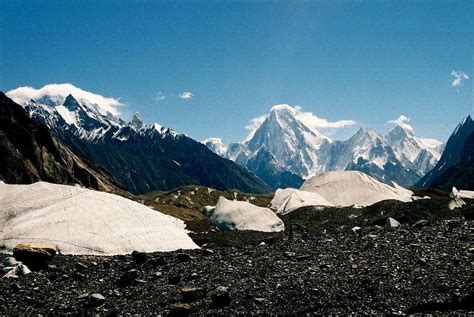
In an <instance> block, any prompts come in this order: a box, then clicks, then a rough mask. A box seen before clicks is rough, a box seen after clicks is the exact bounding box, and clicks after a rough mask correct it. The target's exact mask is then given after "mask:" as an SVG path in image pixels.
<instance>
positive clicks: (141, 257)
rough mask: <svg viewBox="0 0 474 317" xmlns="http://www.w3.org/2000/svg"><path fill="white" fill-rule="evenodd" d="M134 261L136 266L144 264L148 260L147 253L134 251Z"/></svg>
mask: <svg viewBox="0 0 474 317" xmlns="http://www.w3.org/2000/svg"><path fill="white" fill-rule="evenodd" d="M132 259H133V262H135V263H136V264H143V263H145V262H146V260H147V255H146V253H145V252H139V251H133V252H132Z"/></svg>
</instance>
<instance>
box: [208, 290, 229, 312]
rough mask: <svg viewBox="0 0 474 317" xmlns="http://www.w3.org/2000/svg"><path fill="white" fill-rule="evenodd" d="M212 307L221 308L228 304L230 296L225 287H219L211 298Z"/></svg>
mask: <svg viewBox="0 0 474 317" xmlns="http://www.w3.org/2000/svg"><path fill="white" fill-rule="evenodd" d="M211 299H212V304H213V305H214V306H218V307H222V306H227V305H229V304H230V294H229V290H228V289H227V287H224V286H219V287H217V289H216V290H215V292H214V293H213V294H212V296H211Z"/></svg>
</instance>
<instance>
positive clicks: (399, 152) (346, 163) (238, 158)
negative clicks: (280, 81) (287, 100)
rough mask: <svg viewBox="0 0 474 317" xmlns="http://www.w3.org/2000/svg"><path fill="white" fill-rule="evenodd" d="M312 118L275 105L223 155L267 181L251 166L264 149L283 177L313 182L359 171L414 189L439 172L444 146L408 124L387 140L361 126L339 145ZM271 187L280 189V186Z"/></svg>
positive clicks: (290, 108)
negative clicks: (421, 135)
mask: <svg viewBox="0 0 474 317" xmlns="http://www.w3.org/2000/svg"><path fill="white" fill-rule="evenodd" d="M306 119H307V115H306V116H302V115H301V111H299V109H298V108H294V107H291V106H288V105H277V106H273V107H272V108H271V109H270V113H269V115H268V116H266V118H265V120H264V121H263V122H262V123H261V124H260V126H259V127H258V128H257V129H256V130H255V131H254V132H252V133H251V134H250V135H249V137H247V139H246V140H245V141H243V142H239V143H232V144H230V145H229V146H228V147H227V152H226V153H225V154H223V155H224V156H225V157H227V158H229V159H231V160H233V161H235V162H237V163H238V164H240V165H242V166H245V167H247V168H248V169H249V170H250V171H252V172H254V173H256V174H257V175H258V176H260V177H262V178H263V179H264V180H265V175H263V174H262V173H261V171H262V170H265V168H262V164H261V163H260V165H259V168H258V169H257V168H255V166H254V165H255V164H250V163H251V162H253V161H254V159H253V158H254V157H256V156H257V155H261V151H263V150H264V151H266V152H268V154H267V157H269V158H271V160H270V159H269V160H268V164H271V165H272V166H278V170H279V172H280V173H281V172H282V171H288V172H291V173H293V174H295V175H297V176H300V177H302V178H309V177H311V176H314V175H317V174H319V173H321V172H325V171H340V170H358V171H362V172H364V173H367V174H369V175H371V176H373V177H376V178H377V179H379V180H382V181H385V182H390V181H395V182H397V183H399V184H401V185H403V186H411V185H413V184H414V183H415V182H416V181H417V180H418V179H420V178H421V177H422V176H423V175H424V174H425V173H426V171H428V170H430V169H431V168H433V166H434V165H435V164H436V163H437V161H438V160H439V157H440V153H441V150H442V144H441V142H439V141H437V140H433V139H422V138H419V137H417V136H415V135H414V133H413V131H412V130H411V129H410V127H409V126H408V125H403V126H402V125H396V126H395V127H394V128H393V129H392V130H390V131H389V132H388V133H387V134H386V135H384V136H382V135H380V134H379V133H377V132H376V131H375V130H373V129H362V128H361V129H359V130H358V131H357V132H356V133H355V134H354V135H353V136H352V137H351V138H349V139H347V140H344V141H333V140H331V139H330V138H329V137H327V136H325V135H324V134H322V133H321V132H319V131H318V130H317V129H316V128H314V126H312V125H311V122H308V120H306ZM224 147H225V145H221V148H224ZM209 148H210V149H211V150H212V149H213V147H209ZM216 153H217V152H216ZM259 153H260V154H259ZM221 155H222V154H221ZM267 179H268V177H267ZM267 183H269V182H268V180H267ZM278 183H279V185H280V186H282V187H292V186H293V185H290V184H284V182H283V181H281V180H279V181H278ZM269 185H270V186H272V187H273V188H276V186H275V185H276V183H275V182H274V183H272V182H270V183H269Z"/></svg>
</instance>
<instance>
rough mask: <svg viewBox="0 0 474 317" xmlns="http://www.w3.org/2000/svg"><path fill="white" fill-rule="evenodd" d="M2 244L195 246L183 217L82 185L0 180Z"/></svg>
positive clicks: (104, 251) (83, 249) (112, 249)
mask: <svg viewBox="0 0 474 317" xmlns="http://www.w3.org/2000/svg"><path fill="white" fill-rule="evenodd" d="M0 229H1V230H0V245H4V246H5V247H6V249H7V250H12V249H13V248H14V247H15V246H16V245H17V244H19V243H45V244H49V245H53V246H56V248H57V249H58V250H59V251H60V252H61V253H62V254H82V255H86V254H94V255H117V254H128V253H131V252H132V251H133V250H138V251H145V252H156V251H173V250H178V249H195V248H198V246H197V245H196V244H195V243H194V242H193V241H192V240H191V238H190V237H189V236H188V235H187V231H186V229H185V224H184V222H183V221H181V220H179V219H176V218H173V217H171V216H167V215H164V214H162V213H160V212H158V211H154V210H152V209H150V208H148V207H146V206H144V205H142V204H139V203H137V202H134V201H132V200H129V199H126V198H123V197H120V196H117V195H113V194H108V193H103V192H98V191H94V190H89V189H85V188H81V187H79V186H68V185H57V184H50V183H46V182H38V183H34V184H31V185H8V184H5V183H3V182H0Z"/></svg>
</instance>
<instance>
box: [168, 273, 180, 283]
mask: <svg viewBox="0 0 474 317" xmlns="http://www.w3.org/2000/svg"><path fill="white" fill-rule="evenodd" d="M180 281H181V275H172V276H170V277H169V278H168V283H169V284H170V285H177V284H178V283H179V282H180Z"/></svg>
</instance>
